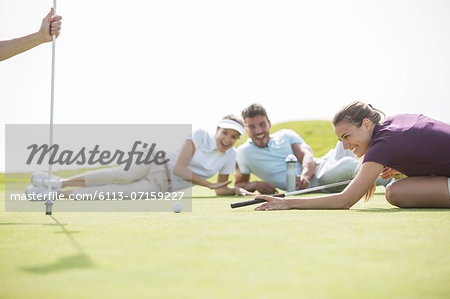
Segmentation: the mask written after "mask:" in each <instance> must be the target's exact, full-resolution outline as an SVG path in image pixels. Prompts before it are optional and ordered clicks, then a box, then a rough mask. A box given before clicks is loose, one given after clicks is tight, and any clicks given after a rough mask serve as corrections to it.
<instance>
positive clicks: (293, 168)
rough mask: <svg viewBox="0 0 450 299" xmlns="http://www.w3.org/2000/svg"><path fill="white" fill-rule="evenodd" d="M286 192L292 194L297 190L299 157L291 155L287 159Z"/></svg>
mask: <svg viewBox="0 0 450 299" xmlns="http://www.w3.org/2000/svg"><path fill="white" fill-rule="evenodd" d="M285 162H286V191H287V192H292V191H295V190H296V183H297V157H295V156H294V155H293V154H289V155H288V156H287V157H286V160H285Z"/></svg>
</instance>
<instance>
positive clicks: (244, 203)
mask: <svg viewBox="0 0 450 299" xmlns="http://www.w3.org/2000/svg"><path fill="white" fill-rule="evenodd" d="M351 181H352V180H347V181H342V182H338V183H332V184H327V185H323V186H317V187H313V188H308V189H303V190H296V191H292V192H287V193H279V194H274V195H272V196H273V197H286V196H290V195H297V194H305V193H310V192H314V191H320V190H323V189H327V188H332V187H337V186H342V185H347V184H349V183H350V182H351ZM263 202H265V200H264V199H252V200H247V201H241V202H236V203H232V204H231V205H230V206H231V208H232V209H234V208H239V207H245V206H250V205H254V204H258V203H263Z"/></svg>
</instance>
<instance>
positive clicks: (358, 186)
mask: <svg viewBox="0 0 450 299" xmlns="http://www.w3.org/2000/svg"><path fill="white" fill-rule="evenodd" d="M383 116H384V113H383V112H381V111H379V110H377V109H374V108H372V106H370V105H366V104H364V103H361V102H354V103H351V104H350V105H347V106H346V107H344V108H342V109H341V111H339V112H338V113H337V114H336V115H335V117H334V119H333V125H334V132H335V134H336V135H337V137H338V139H339V140H341V141H342V142H343V144H344V148H345V149H350V150H352V151H353V152H354V153H355V155H356V156H357V157H358V158H360V157H364V159H363V162H362V165H361V168H360V170H359V172H358V174H357V175H356V177H355V178H354V179H353V181H352V182H351V183H350V184H349V185H348V186H347V188H345V190H344V191H342V192H341V193H337V194H330V195H325V196H320V197H314V198H293V199H286V200H283V199H280V198H277V197H271V196H264V195H258V196H257V197H256V198H262V199H265V200H266V201H267V203H265V204H263V205H261V206H259V207H257V208H256V210H285V209H349V208H350V207H351V206H353V205H354V204H355V203H356V202H358V201H359V199H361V198H362V197H363V196H364V195H365V200H366V201H367V200H368V199H369V198H370V197H371V196H372V195H373V193H374V191H375V181H376V179H377V177H378V176H379V175H380V176H381V177H382V178H383V179H388V178H391V177H394V176H395V175H397V174H404V175H406V176H407V177H406V178H403V179H400V180H397V181H394V182H392V183H390V184H389V185H388V186H387V187H386V199H387V201H388V202H389V203H391V204H392V205H395V206H397V207H400V208H450V125H448V124H446V123H443V122H440V121H437V120H434V119H431V118H428V117H426V116H423V115H415V114H400V115H395V116H392V117H389V118H387V119H386V120H385V121H384V122H382V117H383Z"/></svg>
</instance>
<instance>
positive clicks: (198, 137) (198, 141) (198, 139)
mask: <svg viewBox="0 0 450 299" xmlns="http://www.w3.org/2000/svg"><path fill="white" fill-rule="evenodd" d="M208 136H209V135H208V132H206V131H205V130H202V129H198V130H195V131H194V132H193V133H192V137H191V138H189V139H191V140H192V142H193V143H194V146H195V148H196V149H197V148H200V147H201V146H202V145H204V144H205V143H206V142H207V140H208Z"/></svg>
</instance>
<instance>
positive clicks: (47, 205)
mask: <svg viewBox="0 0 450 299" xmlns="http://www.w3.org/2000/svg"><path fill="white" fill-rule="evenodd" d="M55 15H56V0H53V16H52V17H54V16H55ZM50 26H51V22H50ZM49 29H50V27H49ZM55 46H56V36H55V35H53V36H52V83H51V91H50V142H49V148H51V147H52V145H53V106H54V102H55V50H56V48H55ZM51 178H52V164H51V163H50V157H49V163H48V194H49V198H48V199H47V200H46V201H45V215H51V214H52V205H53V193H52V183H51Z"/></svg>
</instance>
